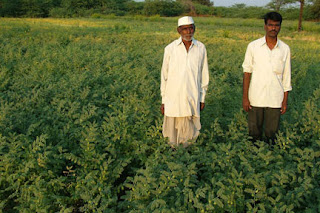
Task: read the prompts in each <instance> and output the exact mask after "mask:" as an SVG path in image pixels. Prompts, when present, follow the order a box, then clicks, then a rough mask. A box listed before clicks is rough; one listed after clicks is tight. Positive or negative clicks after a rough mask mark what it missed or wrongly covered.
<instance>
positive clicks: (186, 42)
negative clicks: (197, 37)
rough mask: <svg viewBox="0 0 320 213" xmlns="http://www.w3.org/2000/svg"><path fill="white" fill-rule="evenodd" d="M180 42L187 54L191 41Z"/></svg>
mask: <svg viewBox="0 0 320 213" xmlns="http://www.w3.org/2000/svg"><path fill="white" fill-rule="evenodd" d="M182 42H183V44H184V46H185V47H186V49H187V52H188V51H189V48H190V46H191V44H192V40H191V41H186V40H183V39H182Z"/></svg>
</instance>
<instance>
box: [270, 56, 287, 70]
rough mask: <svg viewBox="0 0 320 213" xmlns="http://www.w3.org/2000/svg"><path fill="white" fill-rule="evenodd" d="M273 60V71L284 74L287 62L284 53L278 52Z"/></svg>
mask: <svg viewBox="0 0 320 213" xmlns="http://www.w3.org/2000/svg"><path fill="white" fill-rule="evenodd" d="M272 61H273V63H272V68H273V69H272V71H273V72H274V73H275V74H277V75H282V73H283V70H284V67H285V63H286V60H285V57H284V54H281V53H278V54H276V55H275V57H274V58H273V60H272Z"/></svg>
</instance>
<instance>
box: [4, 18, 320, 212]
mask: <svg viewBox="0 0 320 213" xmlns="http://www.w3.org/2000/svg"><path fill="white" fill-rule="evenodd" d="M195 22H196V25H197V32H196V38H197V39H199V40H200V41H202V42H203V43H205V44H206V47H207V51H208V56H209V57H208V60H209V68H210V85H209V90H208V95H207V98H206V109H205V110H204V111H203V113H202V115H201V116H202V117H201V123H202V130H201V134H200V136H199V138H198V140H197V142H196V143H195V144H194V145H193V146H191V147H190V148H189V149H187V150H186V149H183V148H178V149H177V150H176V151H173V150H171V149H170V146H169V145H168V144H167V141H166V140H165V139H163V138H162V135H161V124H162V115H161V113H160V110H159V106H160V104H161V102H160V92H159V86H160V74H159V73H160V68H161V62H162V61H161V60H162V56H163V48H164V47H165V46H166V45H167V44H168V43H169V42H171V41H172V40H174V39H176V38H177V36H178V35H177V33H176V32H175V28H176V18H162V17H159V16H157V17H150V18H146V17H140V16H136V17H132V18H127V17H122V18H118V17H115V16H107V17H105V19H2V21H1V22H0V27H1V29H2V30H1V31H0V43H1V45H2V48H1V50H0V58H1V63H0V155H1V161H0V191H1V193H0V209H1V211H3V212H58V211H60V212H257V211H261V212H303V211H305V210H306V209H308V210H309V211H310V212H318V211H319V209H320V206H319V203H320V196H319V195H320V191H319V188H320V186H319V183H320V168H319V167H320V162H319V157H320V151H319V150H320V149H319V148H320V139H319V138H320V111H319V109H320V88H319V83H318V82H319V81H320V74H319V72H318V70H319V68H320V64H319V60H318V56H319V53H320V46H319V44H318V41H319V39H320V38H319V32H320V28H319V25H317V24H316V23H313V22H306V23H305V31H304V32H302V33H300V34H297V33H295V32H294V29H295V22H291V21H284V22H283V26H282V31H281V35H282V36H283V37H282V39H283V40H284V41H285V42H286V43H288V44H289V46H290V47H291V52H292V77H293V78H292V81H293V82H292V84H293V91H292V92H290V96H289V111H288V112H287V114H285V115H284V116H283V117H282V125H281V131H280V133H279V135H278V138H277V143H276V145H275V146H274V147H269V146H268V145H267V144H265V143H263V142H257V143H256V144H252V143H251V142H250V141H249V140H248V136H247V124H246V120H247V119H246V116H247V115H246V114H245V113H244V112H243V111H242V109H241V108H242V107H241V92H242V91H241V89H242V88H241V85H242V68H241V64H242V61H243V57H244V53H245V48H246V46H247V44H248V43H249V42H250V41H252V40H253V39H256V38H259V37H261V36H263V34H264V31H263V28H262V26H263V21H261V20H259V21H258V20H253V19H246V20H244V19H221V18H195Z"/></svg>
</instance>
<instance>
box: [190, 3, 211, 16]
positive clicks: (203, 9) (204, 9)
mask: <svg viewBox="0 0 320 213" xmlns="http://www.w3.org/2000/svg"><path fill="white" fill-rule="evenodd" d="M194 8H195V11H196V14H197V15H213V12H214V8H213V7H209V6H206V5H202V4H194Z"/></svg>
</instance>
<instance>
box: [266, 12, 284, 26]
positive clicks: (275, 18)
mask: <svg viewBox="0 0 320 213" xmlns="http://www.w3.org/2000/svg"><path fill="white" fill-rule="evenodd" d="M268 20H272V21H279V22H280V24H281V22H282V16H281V15H280V13H277V12H269V13H267V14H266V15H265V16H264V23H265V24H267V22H268Z"/></svg>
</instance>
